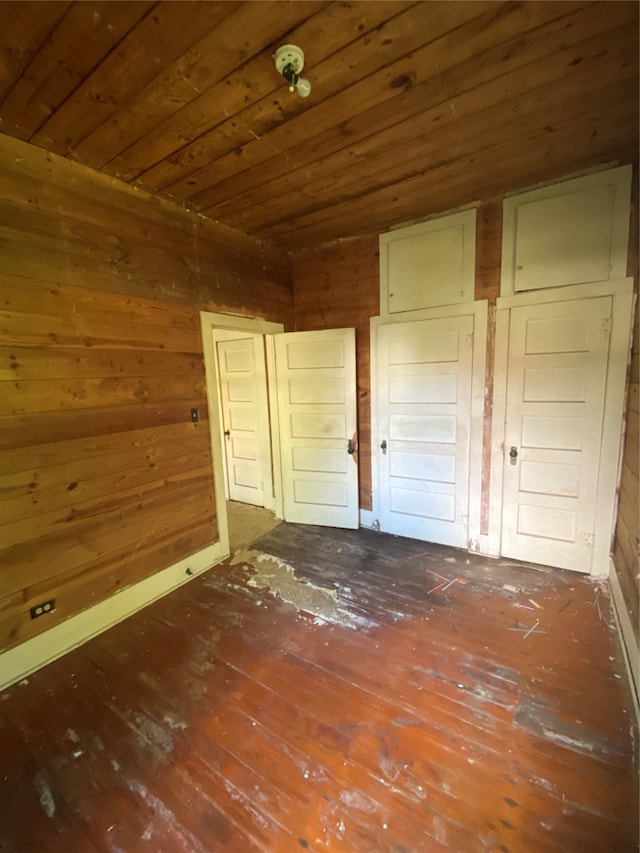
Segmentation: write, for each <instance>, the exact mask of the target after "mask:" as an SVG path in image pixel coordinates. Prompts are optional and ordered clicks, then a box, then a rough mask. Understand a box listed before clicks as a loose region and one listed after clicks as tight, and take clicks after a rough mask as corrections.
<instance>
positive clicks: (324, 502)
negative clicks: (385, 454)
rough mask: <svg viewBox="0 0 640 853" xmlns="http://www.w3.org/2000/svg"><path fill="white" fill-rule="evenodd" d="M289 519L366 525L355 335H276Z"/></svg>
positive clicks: (350, 331) (339, 332)
mask: <svg viewBox="0 0 640 853" xmlns="http://www.w3.org/2000/svg"><path fill="white" fill-rule="evenodd" d="M274 341H275V355H276V374H277V385H278V410H279V412H278V421H279V426H280V448H281V467H282V496H283V510H284V519H285V521H290V522H295V523H299V524H319V525H325V526H328V527H348V528H354V529H355V528H357V527H358V526H359V506H358V466H357V455H356V450H357V434H356V433H357V407H356V354H355V329H330V330H322V331H318V332H291V333H287V334H282V335H276V336H275V339H274Z"/></svg>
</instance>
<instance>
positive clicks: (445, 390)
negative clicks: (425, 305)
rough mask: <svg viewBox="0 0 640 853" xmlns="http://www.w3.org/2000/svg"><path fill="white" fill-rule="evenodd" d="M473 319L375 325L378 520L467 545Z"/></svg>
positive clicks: (397, 530)
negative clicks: (376, 329)
mask: <svg viewBox="0 0 640 853" xmlns="http://www.w3.org/2000/svg"><path fill="white" fill-rule="evenodd" d="M473 327H474V317H473V316H472V315H471V316H470V315H465V316H458V317H447V318H440V319H432V320H431V319H428V320H416V321H411V322H406V323H393V324H389V325H383V326H380V327H379V328H378V334H377V350H378V351H377V367H378V389H377V390H378V406H377V418H378V423H377V426H378V430H377V432H378V438H379V446H378V448H377V451H374V452H377V456H378V472H379V489H380V494H379V522H380V528H381V530H383V531H386V532H388V533H394V534H397V535H400V536H409V537H412V538H414V539H423V540H426V541H429V542H438V543H442V544H445V545H454V546H458V547H464V548H466V547H467V544H468V528H469V524H468V521H469V454H470V432H471V381H472V364H473V331H474V329H473Z"/></svg>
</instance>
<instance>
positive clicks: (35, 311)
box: [0, 10, 292, 648]
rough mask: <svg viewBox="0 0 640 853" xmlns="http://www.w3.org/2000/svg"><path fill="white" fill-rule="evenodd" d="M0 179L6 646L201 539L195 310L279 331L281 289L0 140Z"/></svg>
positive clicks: (247, 256)
mask: <svg viewBox="0 0 640 853" xmlns="http://www.w3.org/2000/svg"><path fill="white" fill-rule="evenodd" d="M97 11H98V10H96V12H97ZM0 175H2V177H3V178H4V180H0V241H1V242H2V246H3V251H2V271H1V273H0V448H1V449H2V455H1V457H0V561H1V563H2V570H1V581H2V583H1V586H0V648H8V647H11V646H14V645H16V644H18V643H20V642H22V641H24V640H26V639H28V638H30V637H32V636H34V635H35V634H37V633H39V632H40V631H42V630H44V629H45V627H51V626H52V625H53V624H56V623H58V622H60V621H62V620H64V619H65V618H67V617H68V616H71V615H73V614H74V613H77V612H78V611H80V610H83V609H85V608H87V607H88V606H90V605H92V604H95V603H97V602H99V601H101V600H103V599H104V598H106V597H107V596H109V595H112V594H113V593H114V592H117V591H118V590H119V589H122V588H124V587H125V586H128V585H130V584H132V583H135V582H136V581H139V580H141V579H143V578H145V577H147V576H149V575H151V574H154V573H155V572H157V571H159V570H161V569H163V568H165V567H167V566H169V565H172V564H174V563H175V562H177V561H179V560H180V559H183V558H184V557H186V556H188V555H190V554H193V553H195V552H197V551H199V550H202V549H203V548H204V547H206V546H208V545H210V544H211V543H213V542H215V541H217V539H218V533H217V513H216V507H215V502H214V497H213V486H214V484H213V473H212V464H211V450H210V438H209V421H208V414H209V413H208V410H207V398H206V386H205V372H204V364H203V358H202V341H201V332H200V320H199V310H201V309H202V310H211V311H218V312H220V311H222V312H224V311H232V312H234V313H236V314H246V315H253V316H261V317H268V318H269V319H274V320H279V321H284V322H286V323H289V324H291V317H292V293H291V288H290V283H289V281H290V273H289V264H288V260H287V259H286V258H284V257H283V256H282V255H281V254H280V253H279V252H277V251H275V250H273V249H272V248H269V247H265V246H263V245H261V244H260V243H258V242H256V241H255V240H252V239H251V238H248V237H246V236H245V235H242V234H237V233H234V232H233V231H231V230H229V229H227V228H224V227H218V226H216V225H214V224H213V223H211V222H209V221H205V220H202V219H200V218H197V217H195V216H194V215H192V214H188V213H186V212H185V211H183V210H180V209H178V208H176V207H174V206H173V205H171V204H169V203H166V202H162V201H158V200H155V199H153V198H152V197H150V196H147V195H146V194H144V193H142V192H140V191H138V190H133V189H132V188H130V187H127V185H125V184H122V183H119V182H117V181H114V180H113V179H111V178H108V177H105V176H102V175H99V174H97V173H95V172H92V171H90V170H88V169H86V168H85V167H82V166H79V165H78V164H74V163H71V162H69V161H67V160H65V159H64V158H61V157H58V156H57V155H51V154H46V153H45V152H43V151H40V150H39V149H37V148H34V147H33V146H31V145H29V144H27V143H24V142H19V141H17V140H15V139H9V138H8V137H2V138H1V141H0ZM192 407H196V408H198V409H199V413H200V421H199V423H198V424H195V425H194V424H192V423H191V422H190V409H191V408H192ZM49 598H55V599H56V610H55V612H54V613H53V614H51V617H50V618H48V619H47V620H46V621H45V622H44V623H43V621H42V620H35V621H34V620H31V619H30V618H29V610H30V607H31V606H33V605H34V604H36V603H38V602H41V601H43V600H47V599H49Z"/></svg>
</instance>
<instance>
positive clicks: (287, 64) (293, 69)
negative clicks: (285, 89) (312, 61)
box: [273, 44, 311, 98]
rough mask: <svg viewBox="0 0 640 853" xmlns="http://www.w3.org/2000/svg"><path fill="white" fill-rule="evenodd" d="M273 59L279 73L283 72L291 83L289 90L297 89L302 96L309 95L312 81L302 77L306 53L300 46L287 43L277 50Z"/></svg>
mask: <svg viewBox="0 0 640 853" xmlns="http://www.w3.org/2000/svg"><path fill="white" fill-rule="evenodd" d="M273 59H274V62H275V64H276V68H277V70H278V73H279V74H282V76H283V77H284V79H285V80H286V81H287V83H288V84H289V91H290V92H295V91H296V90H297V92H298V94H299V95H300V97H301V98H307V97H309V95H310V93H311V83H309V81H308V80H306V79H305V78H304V77H300V72H301V71H302V69H303V68H304V53H303V52H302V51H301V50H300V48H299V47H296V46H295V44H285V45H283V46H282V47H279V48H278V49H277V50H276V52H275V54H274V55H273Z"/></svg>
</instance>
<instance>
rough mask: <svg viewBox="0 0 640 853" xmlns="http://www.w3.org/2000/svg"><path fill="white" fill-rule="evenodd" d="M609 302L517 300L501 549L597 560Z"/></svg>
mask: <svg viewBox="0 0 640 853" xmlns="http://www.w3.org/2000/svg"><path fill="white" fill-rule="evenodd" d="M611 311H612V297H610V296H605V297H601V298H597V299H580V300H570V301H562V302H555V303H549V304H542V305H529V306H523V307H521V308H512V309H511V317H510V329H509V358H508V374H507V398H506V413H507V414H506V428H505V465H504V484H503V509H502V553H503V554H504V555H505V556H508V557H515V558H517V559H520V560H527V561H529V562H535V563H544V564H546V565H550V566H558V567H559V568H564V569H574V570H578V571H583V572H588V571H589V570H590V568H591V562H592V551H593V545H594V539H595V533H596V524H597V520H596V493H597V487H598V475H599V470H600V452H601V436H602V425H603V418H604V405H605V391H606V382H607V369H608V361H609V337H610V331H611ZM602 535H605V536H608V535H609V533H608V531H606V530H604V531H602Z"/></svg>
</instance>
